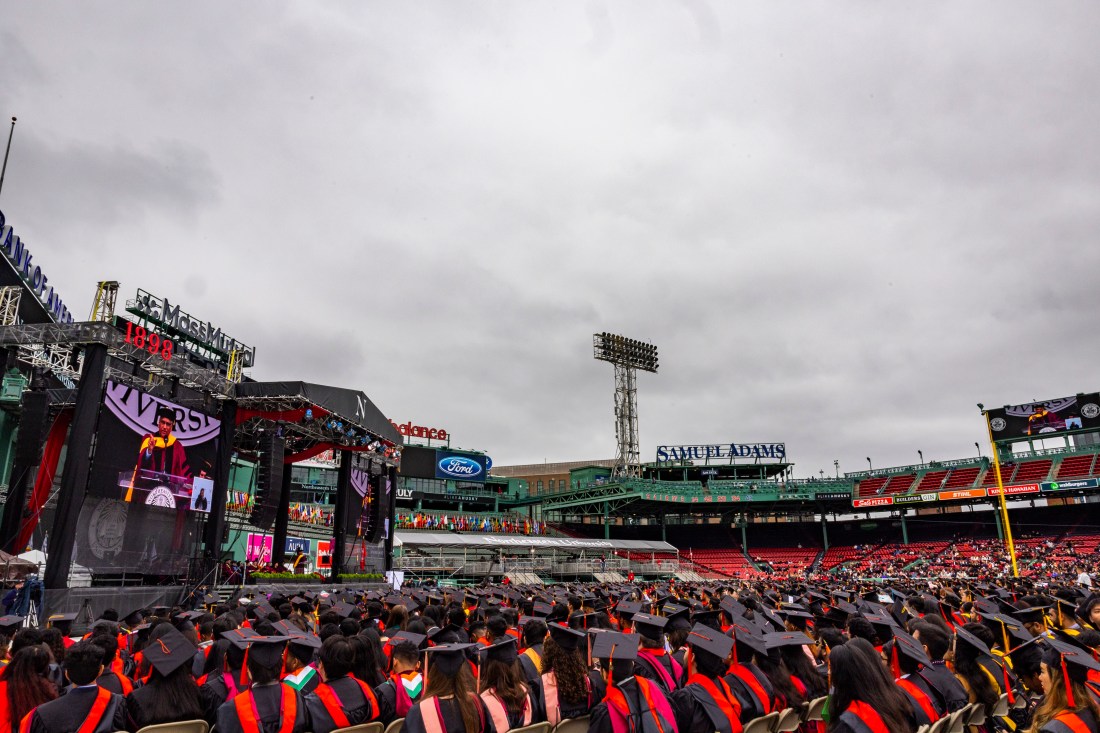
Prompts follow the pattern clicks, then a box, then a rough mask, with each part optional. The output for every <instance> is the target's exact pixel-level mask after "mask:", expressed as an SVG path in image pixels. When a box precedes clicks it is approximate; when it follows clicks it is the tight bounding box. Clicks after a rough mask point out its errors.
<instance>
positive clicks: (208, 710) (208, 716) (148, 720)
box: [126, 682, 219, 730]
mask: <svg viewBox="0 0 1100 733" xmlns="http://www.w3.org/2000/svg"><path fill="white" fill-rule="evenodd" d="M157 694H158V693H157V683H156V682H153V683H152V684H149V685H145V686H144V687H138V688H137V689H135V690H134V691H133V692H131V693H130V695H129V696H128V697H127V698H126V717H127V718H128V719H129V720H130V726H129V727H130V728H131V729H133V730H140V729H141V728H144V727H145V726H147V725H159V724H160V723H177V722H181V721H184V720H198V719H202V720H205V721H206V723H207V725H210V726H211V727H213V725H214V723H216V722H217V713H218V704H219V703H218V702H217V701H216V700H215V699H214V698H213V697H212V696H211V691H210V689H209V688H207V687H205V686H203V687H199V701H200V705H201V706H202V711H201V712H200V713H199V714H198V715H191V714H189V713H180V714H178V715H173V716H172V717H170V718H167V719H156V718H153V717H152V716H151V715H149V713H148V712H146V711H147V710H148V709H149V708H150V707H151V705H152V701H153V700H154V699H156V696H157Z"/></svg>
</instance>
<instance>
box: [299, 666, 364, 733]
mask: <svg viewBox="0 0 1100 733" xmlns="http://www.w3.org/2000/svg"><path fill="white" fill-rule="evenodd" d="M326 684H328V686H329V688H331V689H332V692H333V693H334V694H335V695H336V698H337V699H338V700H339V701H340V703H341V705H340V708H341V709H342V710H343V713H344V715H346V716H347V718H348V723H347V725H348V726H353V725H361V724H362V723H369V722H371V721H373V720H376V719H378V718H379V717H380V715H379V713H380V711H379V710H378V709H376V708H375V706H374V705H373V704H372V703H371V702H370V701H369V700H368V699H367V697H366V695H364V694H363V690H362V688H360V687H359V683H358V682H356V681H355V680H353V679H352V678H350V677H337V678H336V679H332V680H329V681H328V683H326ZM318 687H320V686H318ZM305 702H306V707H307V708H309V718H310V721H311V722H312V724H313V733H328V732H329V731H331V730H336V729H337V728H343V727H345V726H343V725H337V724H336V721H334V720H333V719H332V716H331V715H329V712H328V710H327V709H326V708H325V704H324V703H323V702H321V698H320V697H318V696H317V691H316V690H314V691H313V692H311V693H310V694H308V695H306V696H305Z"/></svg>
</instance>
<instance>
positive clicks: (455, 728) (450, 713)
mask: <svg viewBox="0 0 1100 733" xmlns="http://www.w3.org/2000/svg"><path fill="white" fill-rule="evenodd" d="M433 700H434V698H424V699H422V700H421V701H420V702H417V703H416V704H414V705H413V706H412V709H411V710H409V714H408V715H406V716H405V728H404V733H427V729H426V728H425V727H424V716H423V715H422V714H421V712H420V708H421V705H423V704H425V703H426V704H428V705H434V704H435V703H434V702H433ZM475 704H476V705H477V709H478V719H479V721H480V725H479V726H478V728H477V730H476V731H475V732H474V733H488V732H489V731H491V730H492V726H493V724H492V722H490V720H489V715H488V713H486V712H485V706H484V705H482V704H481V699H480V698H477V700H476V702H475ZM439 711H440V713H441V714H442V717H443V729H444V730H445V731H447V733H465V731H466V728H465V727H464V726H463V724H462V713H461V712H459V710H458V704H457V703H456V702H455V701H454V700H453V699H440V700H439Z"/></svg>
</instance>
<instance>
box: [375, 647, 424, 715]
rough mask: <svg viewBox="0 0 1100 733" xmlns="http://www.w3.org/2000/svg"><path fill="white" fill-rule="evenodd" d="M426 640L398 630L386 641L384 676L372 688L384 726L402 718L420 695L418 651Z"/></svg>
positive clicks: (420, 678)
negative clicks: (386, 672)
mask: <svg viewBox="0 0 1100 733" xmlns="http://www.w3.org/2000/svg"><path fill="white" fill-rule="evenodd" d="M426 640H427V637H426V636H424V635H423V634H414V633H412V632H410V631H399V632H397V634H395V635H394V637H393V638H392V639H390V666H389V671H388V676H387V678H386V681H385V682H383V683H382V684H380V685H379V686H378V687H375V688H374V694H375V696H376V697H377V698H378V705H379V707H380V708H381V710H382V716H381V718H380V720H381V721H382V722H383V723H385V724H386V725H389V724H390V722H392V721H393V720H394V719H396V718H404V717H405V715H406V714H407V713H408V712H409V710H410V709H411V708H412V706H413V705H414V704H415V703H416V701H417V700H419V699H420V696H421V695H422V694H423V692H424V677H423V675H422V674H421V670H420V648H421V646H422V645H423V644H424V642H425V641H426Z"/></svg>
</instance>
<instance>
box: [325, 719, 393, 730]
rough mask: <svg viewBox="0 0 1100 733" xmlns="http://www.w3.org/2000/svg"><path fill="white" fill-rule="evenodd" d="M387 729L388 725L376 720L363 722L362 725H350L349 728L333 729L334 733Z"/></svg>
mask: <svg viewBox="0 0 1100 733" xmlns="http://www.w3.org/2000/svg"><path fill="white" fill-rule="evenodd" d="M385 729H386V726H384V725H382V724H381V723H379V722H378V721H375V722H373V723H363V724H361V725H349V726H348V727H347V728H337V729H336V730H334V731H332V733H382V731H384V730H385Z"/></svg>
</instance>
